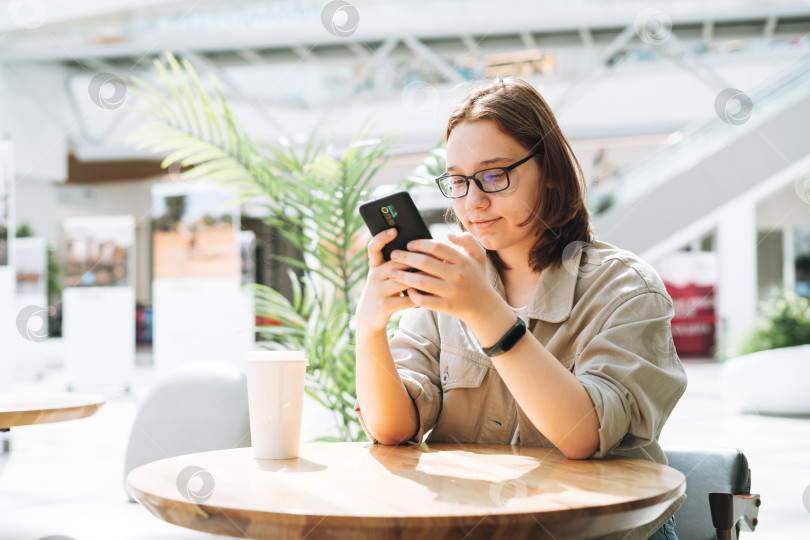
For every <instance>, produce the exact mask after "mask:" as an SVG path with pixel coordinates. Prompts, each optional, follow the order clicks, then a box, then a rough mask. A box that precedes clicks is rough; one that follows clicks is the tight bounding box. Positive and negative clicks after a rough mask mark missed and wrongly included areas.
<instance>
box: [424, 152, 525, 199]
mask: <svg viewBox="0 0 810 540" xmlns="http://www.w3.org/2000/svg"><path fill="white" fill-rule="evenodd" d="M538 156H539V154H529V155H528V156H526V157H525V158H523V159H521V160H520V161H516V162H514V163H512V164H511V165H507V166H506V167H490V168H488V169H481V170H480V171H476V172H474V173H473V174H472V175H471V176H465V175H463V174H450V173H449V172H446V173H444V174H443V175H441V176H440V177H438V178H435V179H434V182H436V185H437V186H438V187H439V191H440V192H441V194H442V195H443V196H444V197H446V198H448V199H460V198H462V197H466V196H467V194H468V193H469V192H470V180H472V181H473V182H475V185H476V186H478V189H480V190H481V191H483V192H484V193H498V192H500V191H504V190H506V189H509V186H510V185H511V183H510V180H509V171H511V170H512V169H515V168H517V167H520V166H521V165H523V164H524V163H526V162H527V161H529V160H530V159H532V158H533V157H538ZM495 169H500V170H502V171H503V172H504V174H505V175H506V185H505V186H504V187H502V188H501V189H496V190H493V191H487V190H486V189H484V184H483V183H481V181H480V180H478V179H477V178H476V175H478V174H481V173H483V172H487V171H494V170H495ZM451 176H458V177H460V178H463V179H464V182H465V183H466V184H467V185H466V188H467V189H465V190H464V195H458V196H457V197H451V196H450V195H447V194H446V193H445V192H444V190H443V189H442V185H441V181H442V180H443V179H445V178H450V177H451Z"/></svg>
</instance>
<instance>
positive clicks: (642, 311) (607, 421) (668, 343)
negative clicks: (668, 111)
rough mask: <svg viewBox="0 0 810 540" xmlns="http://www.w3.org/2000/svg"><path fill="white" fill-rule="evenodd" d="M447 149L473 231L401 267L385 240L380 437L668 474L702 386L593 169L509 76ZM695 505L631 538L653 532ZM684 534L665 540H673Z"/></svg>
mask: <svg viewBox="0 0 810 540" xmlns="http://www.w3.org/2000/svg"><path fill="white" fill-rule="evenodd" d="M446 147H447V173H445V174H444V175H442V176H441V177H439V178H438V179H437V180H436V182H437V184H438V185H439V188H440V189H441V191H442V193H443V194H444V196H445V197H448V198H449V199H450V203H451V205H452V206H451V208H450V212H451V215H452V216H453V217H454V218H455V220H457V221H458V223H459V225H460V226H461V228H462V230H463V231H465V232H462V233H461V234H457V235H452V236H450V241H451V242H452V243H453V244H455V246H451V245H447V244H442V243H439V242H436V241H433V240H417V241H414V242H411V243H410V244H409V245H408V250H407V251H395V252H394V253H393V254H392V260H391V261H388V262H384V260H383V256H382V253H381V249H382V247H383V246H384V245H385V244H386V243H388V242H390V241H391V240H392V239H393V238H394V236H395V234H396V233H395V232H392V231H390V230H389V231H387V232H383V233H381V234H379V235H377V236H375V237H374V238H373V239H372V240H371V242H370V243H369V246H368V255H369V262H370V267H371V268H370V271H369V275H368V279H367V281H366V285H365V288H364V290H363V294H362V297H361V299H360V302H359V305H358V308H357V396H358V401H357V407H356V409H357V413H358V415H359V417H360V420H361V422H362V424H363V427H364V429H365V431H366V433H367V434H368V435H369V437H370V438H371V439H372V440H374V441H376V442H379V443H381V444H388V445H392V444H399V443H403V442H406V441H411V442H416V443H419V442H422V440H423V438H425V435H427V437H426V440H427V441H429V442H430V441H435V442H437V441H446V442H476V443H499V444H524V445H534V446H555V447H556V448H557V449H559V450H560V451H561V452H562V453H563V454H564V455H565V456H566V457H568V458H571V459H586V458H599V457H603V456H606V455H622V456H630V457H636V458H642V459H648V460H652V461H656V462H659V463H666V458H665V457H664V454H663V452H662V450H661V447H660V446H659V444H658V441H657V439H658V436H659V434H660V432H661V428H662V427H663V425H664V422H665V421H666V419H667V417H668V416H669V414H670V412H671V411H672V409H673V407H674V406H675V403H676V402H677V401H678V399H679V398H680V396H681V395H682V394H683V392H684V390H685V389H686V376H685V374H684V371H683V367H682V366H681V364H680V361H679V359H678V357H677V355H676V354H675V350H674V346H673V344H672V338H671V330H670V320H671V319H672V316H673V308H672V301H671V299H670V298H669V296H668V295H667V293H666V290H665V288H664V285H663V283H662V282H661V279H660V278H659V277H658V275H657V274H656V273H655V271H654V270H653V269H652V268H651V267H650V266H648V265H647V264H645V263H644V262H642V261H641V260H640V259H638V258H637V257H635V256H634V255H633V254H631V253H628V252H626V251H622V250H620V249H617V248H615V247H613V246H611V245H608V244H606V243H603V242H599V241H596V240H594V239H593V237H592V235H591V231H590V224H589V216H588V210H587V208H586V206H585V201H584V194H583V191H584V188H583V179H582V171H581V169H580V167H579V164H578V163H577V161H576V158H575V157H574V155H573V152H572V151H571V147H570V146H569V144H568V141H567V140H566V139H565V137H564V136H563V135H562V133H561V132H560V128H559V126H558V125H557V121H556V119H555V118H554V115H553V113H552V112H551V110H550V109H549V107H548V105H547V104H546V103H545V101H544V100H543V98H542V97H541V96H540V94H539V93H538V92H537V91H536V90H535V89H534V87H532V86H531V85H529V84H528V83H526V82H525V81H522V80H519V79H496V80H495V81H494V82H492V83H490V84H488V85H487V86H485V87H482V88H479V89H476V90H474V91H473V92H471V93H470V94H469V95H468V96H467V97H466V98H465V99H464V101H463V102H462V103H461V104H460V105H459V106H458V107H457V108H456V109H455V111H454V112H453V113H452V115H451V116H450V119H449V121H448V123H447V131H446ZM409 269H416V270H417V271H416V272H408V271H407V270H409ZM403 291H406V292H407V294H403ZM409 308H410V309H409ZM400 310H407V311H406V312H405V313H404V314H403V317H402V319H401V322H400V326H399V330H398V331H397V333H396V335H395V337H394V338H393V339H392V340H391V342H390V343H389V341H388V339H387V336H386V325H387V323H388V320H389V318H390V316H391V315H392V314H393V313H395V312H397V311H400ZM361 409H362V412H361ZM678 506H680V501H679V502H678V503H677V504H676V505H673V508H671V509H670V511H669V512H667V513H666V514H665V515H664V516H662V518H661V519H660V520H658V521H657V522H655V523H653V524H650V526H649V527H647V528H644V529H643V530H640V531H634V532H633V533H632V534H631V535H630V536H623V537H625V538H646V537H648V536H649V534H650V533H652V532H654V531H656V529H657V528H659V527H661V526H662V524H663V522H664V521H667V518H669V517H670V516H671V515H672V514H673V513H674V511H675V510H676V509H677V507H678ZM667 527H668V528H669V529H670V530H671V527H672V521H671V520H669V521H667V523H666V524H664V526H663V527H661V530H659V531H657V532H656V534H664V536H655V538H659V537H660V538H674V533H673V534H672V535H671V536H666V535H665V534H666V530H665V528H667Z"/></svg>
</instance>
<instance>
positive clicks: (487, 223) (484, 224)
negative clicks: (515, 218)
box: [470, 218, 500, 229]
mask: <svg viewBox="0 0 810 540" xmlns="http://www.w3.org/2000/svg"><path fill="white" fill-rule="evenodd" d="M499 219H500V218H492V219H480V220H476V221H471V222H470V224H471V225H472V226H473V227H474V228H476V229H487V228H489V227H491V226H492V225H494V224H495V222H496V221H498V220H499Z"/></svg>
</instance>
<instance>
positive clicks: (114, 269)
mask: <svg viewBox="0 0 810 540" xmlns="http://www.w3.org/2000/svg"><path fill="white" fill-rule="evenodd" d="M62 227H63V232H64V239H65V250H64V253H65V266H66V268H65V276H64V285H65V288H64V290H63V292H62V335H63V342H64V348H65V368H66V369H65V371H66V378H67V383H68V386H69V388H70V389H72V390H75V391H88V392H114V391H117V390H121V389H128V388H129V383H130V380H131V376H132V371H133V369H134V367H135V289H134V283H135V280H134V263H135V257H134V245H135V218H134V217H133V216H126V215H118V216H93V217H81V218H69V219H66V220H65V221H64V222H63V224H62Z"/></svg>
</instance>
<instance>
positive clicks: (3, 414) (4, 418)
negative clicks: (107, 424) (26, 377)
mask: <svg viewBox="0 0 810 540" xmlns="http://www.w3.org/2000/svg"><path fill="white" fill-rule="evenodd" d="M103 404H104V398H103V397H102V396H97V395H94V394H79V393H74V392H59V393H30V394H29V393H26V394H23V393H10V392H0V428H11V427H15V426H28V425H31V424H47V423H50V422H64V421H66V420H76V419H78V418H85V417H87V416H90V415H92V414H94V413H95V412H96V411H97V410H98V409H99V408H100V407H101V406H102V405H103Z"/></svg>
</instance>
